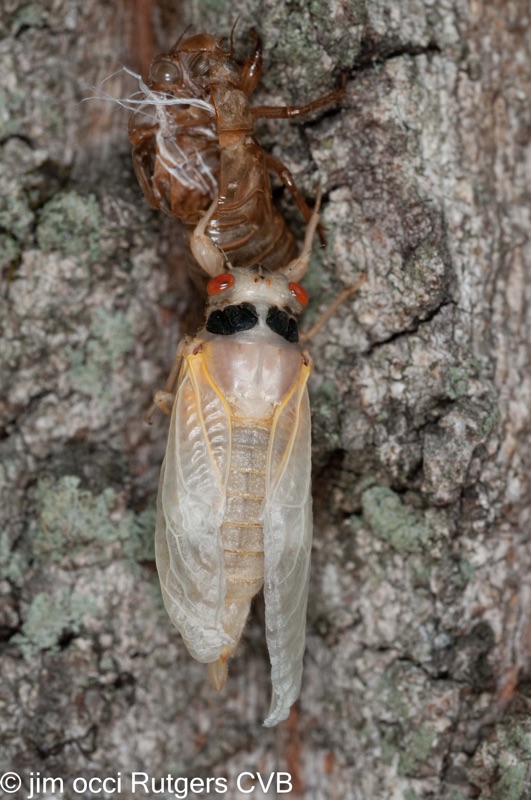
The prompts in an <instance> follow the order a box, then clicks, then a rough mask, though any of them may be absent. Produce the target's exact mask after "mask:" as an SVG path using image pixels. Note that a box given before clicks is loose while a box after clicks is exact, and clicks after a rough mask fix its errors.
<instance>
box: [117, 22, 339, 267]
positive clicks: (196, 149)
mask: <svg viewBox="0 0 531 800" xmlns="http://www.w3.org/2000/svg"><path fill="white" fill-rule="evenodd" d="M252 38H253V42H254V50H253V52H252V54H251V55H250V56H249V57H248V58H247V59H246V60H245V61H244V63H243V64H240V63H239V62H238V61H236V60H235V58H234V54H233V46H232V40H231V44H230V46H229V48H228V50H226V49H224V46H223V41H222V39H220V38H217V37H215V36H211V35H209V34H198V35H195V36H190V37H188V38H186V39H184V41H181V40H179V41H177V43H176V44H175V45H174V47H173V48H172V49H171V50H170V52H169V53H167V54H163V55H159V56H157V58H155V60H154V61H153V62H152V64H151V70H150V76H149V80H148V82H147V84H145V83H144V82H143V81H141V80H140V84H139V85H140V89H141V92H140V94H141V99H140V100H138V99H136V100H131V101H130V104H134V107H135V109H136V110H135V111H134V113H133V115H132V117H131V120H130V123H129V137H130V140H131V143H132V145H133V164H134V167H135V172H136V175H137V178H138V180H139V183H140V186H141V187H142V190H143V192H144V194H145V196H146V198H147V200H148V201H149V203H150V205H151V206H152V207H153V208H159V209H161V210H162V211H164V212H165V213H166V214H168V215H170V216H173V217H176V218H178V219H180V220H181V221H182V222H183V223H184V224H185V225H186V226H187V228H188V230H189V231H190V233H191V235H192V249H194V234H193V231H194V230H195V229H196V226H197V225H198V224H199V223H200V222H201V220H204V215H205V213H206V212H207V210H208V211H209V215H208V221H207V223H208V224H207V225H206V230H204V231H203V233H204V234H205V235H206V237H208V239H209V240H211V241H212V242H214V244H215V245H216V246H217V247H218V248H220V249H221V250H222V251H223V253H225V255H226V257H227V259H228V261H229V262H230V263H231V264H232V265H233V266H234V267H243V266H250V265H251V264H255V263H261V264H262V265H263V266H266V267H268V268H270V269H278V268H281V267H283V266H284V265H285V264H287V263H288V261H289V260H290V259H291V258H293V257H294V255H295V252H296V245H295V240H294V238H293V235H292V234H291V232H290V230H289V228H288V227H287V225H286V223H285V220H284V218H283V216H282V214H281V213H280V211H279V210H278V209H277V208H276V206H275V205H274V203H273V200H272V193H271V183H270V178H269V173H270V171H273V172H275V173H276V174H277V175H278V176H279V178H280V180H281V181H282V182H283V183H284V184H285V186H287V187H288V188H289V190H290V191H291V192H292V194H293V196H294V198H295V201H296V203H297V205H298V207H299V208H300V210H301V211H302V213H303V214H304V216H305V218H306V220H308V221H309V219H310V217H311V210H310V208H309V207H308V205H307V204H306V202H305V200H304V198H303V197H302V195H301V194H300V192H299V191H298V189H297V187H296V184H295V182H294V180H293V177H292V175H291V173H290V172H289V170H288V169H287V168H286V167H285V166H284V164H282V162H281V161H279V160H278V159H277V158H274V157H273V156H271V155H270V154H269V153H267V152H266V151H265V150H264V149H263V148H262V147H261V146H260V145H259V143H258V142H257V140H256V137H255V135H254V122H255V120H256V119H259V118H266V117H268V118H275V117H276V118H292V117H297V116H300V115H301V114H307V113H309V112H311V111H313V110H315V109H318V108H321V107H324V106H329V105H331V104H333V103H336V102H337V101H338V100H339V99H340V98H341V96H342V95H343V90H342V89H337V90H334V91H332V92H329V93H328V94H327V95H325V96H323V97H321V98H318V99H317V100H314V101H313V102H310V103H308V104H306V105H303V106H284V107H278V108H275V107H272V106H259V107H254V108H253V107H251V105H250V102H249V98H250V96H251V94H252V92H253V91H254V89H255V88H256V86H257V84H258V82H259V80H260V76H261V74H262V56H261V47H260V41H259V38H258V36H257V35H256V34H255V33H254V32H253V34H252Z"/></svg>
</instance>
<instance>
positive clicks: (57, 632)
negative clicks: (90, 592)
mask: <svg viewBox="0 0 531 800" xmlns="http://www.w3.org/2000/svg"><path fill="white" fill-rule="evenodd" d="M90 611H91V608H90V604H89V603H88V602H87V598H86V597H83V596H81V595H76V594H74V593H70V592H68V591H67V590H65V591H63V592H62V593H61V594H60V595H59V596H58V597H53V596H52V595H49V594H46V593H44V592H41V593H39V594H37V595H35V597H34V598H33V600H32V601H31V604H30V606H29V608H28V611H27V614H26V619H25V622H24V624H23V625H22V632H21V633H19V634H16V636H13V638H12V640H11V642H12V643H13V644H17V645H18V646H19V647H20V650H21V652H22V655H23V656H24V658H25V659H26V660H27V661H31V660H32V659H33V658H34V657H35V655H36V654H37V653H39V652H40V651H42V650H54V651H55V650H57V649H58V647H59V644H60V641H61V638H62V637H63V636H64V635H65V634H74V635H75V634H77V633H78V632H79V629H80V625H81V619H82V617H83V615H84V614H86V613H87V612H90Z"/></svg>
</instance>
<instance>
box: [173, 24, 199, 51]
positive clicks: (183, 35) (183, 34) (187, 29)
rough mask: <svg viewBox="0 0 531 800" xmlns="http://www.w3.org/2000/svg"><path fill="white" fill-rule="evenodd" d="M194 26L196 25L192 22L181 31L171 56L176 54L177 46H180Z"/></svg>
mask: <svg viewBox="0 0 531 800" xmlns="http://www.w3.org/2000/svg"><path fill="white" fill-rule="evenodd" d="M193 27H194V26H193V25H192V24H190V25H188V26H187V27H186V28H185V29H184V31H183V32H182V33H181V35H180V36H179V38H178V39H177V41H176V42H175V44H174V45H173V47H172V49H171V50H170V56H173V55H175V54H176V52H177V48H178V47H179V45H180V44H181V42H182V40H183V39H184V37H185V36H186V34H187V33H188V31H189V30H191V29H192V28H193Z"/></svg>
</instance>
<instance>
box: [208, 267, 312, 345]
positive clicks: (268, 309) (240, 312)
mask: <svg viewBox="0 0 531 800" xmlns="http://www.w3.org/2000/svg"><path fill="white" fill-rule="evenodd" d="M207 294H208V303H207V310H206V314H207V322H206V330H207V331H208V332H209V333H213V334H225V335H226V334H231V333H239V332H241V331H244V330H249V329H251V328H253V327H255V326H257V325H259V324H262V325H263V326H266V327H267V328H269V329H270V330H272V331H273V332H274V333H277V334H278V335H280V336H282V337H283V338H285V339H287V340H288V341H289V342H298V340H299V339H298V333H297V317H298V316H299V315H300V314H301V313H302V311H303V309H304V308H305V306H306V305H307V304H308V295H307V294H306V291H305V290H304V289H303V288H302V286H300V285H299V284H297V283H293V282H290V281H289V279H288V278H287V277H286V276H285V275H283V274H282V273H280V272H271V271H270V270H268V269H266V268H265V267H263V266H262V265H261V264H254V265H253V266H251V267H245V268H234V269H232V270H231V271H230V272H226V273H222V274H221V275H216V276H215V277H214V278H212V279H211V280H210V281H209V282H208V285H207Z"/></svg>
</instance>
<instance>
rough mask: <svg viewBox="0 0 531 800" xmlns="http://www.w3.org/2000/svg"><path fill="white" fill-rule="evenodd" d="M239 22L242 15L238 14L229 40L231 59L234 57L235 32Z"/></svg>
mask: <svg viewBox="0 0 531 800" xmlns="http://www.w3.org/2000/svg"><path fill="white" fill-rule="evenodd" d="M239 21H240V15H239V14H238V16H237V17H236V19H235V20H234V24H233V26H232V28H231V29H230V38H229V45H230V50H229V53H228V54H229V56H230V57H231V58H232V56H233V55H234V31H235V30H236V25H237V24H238V22H239Z"/></svg>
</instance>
